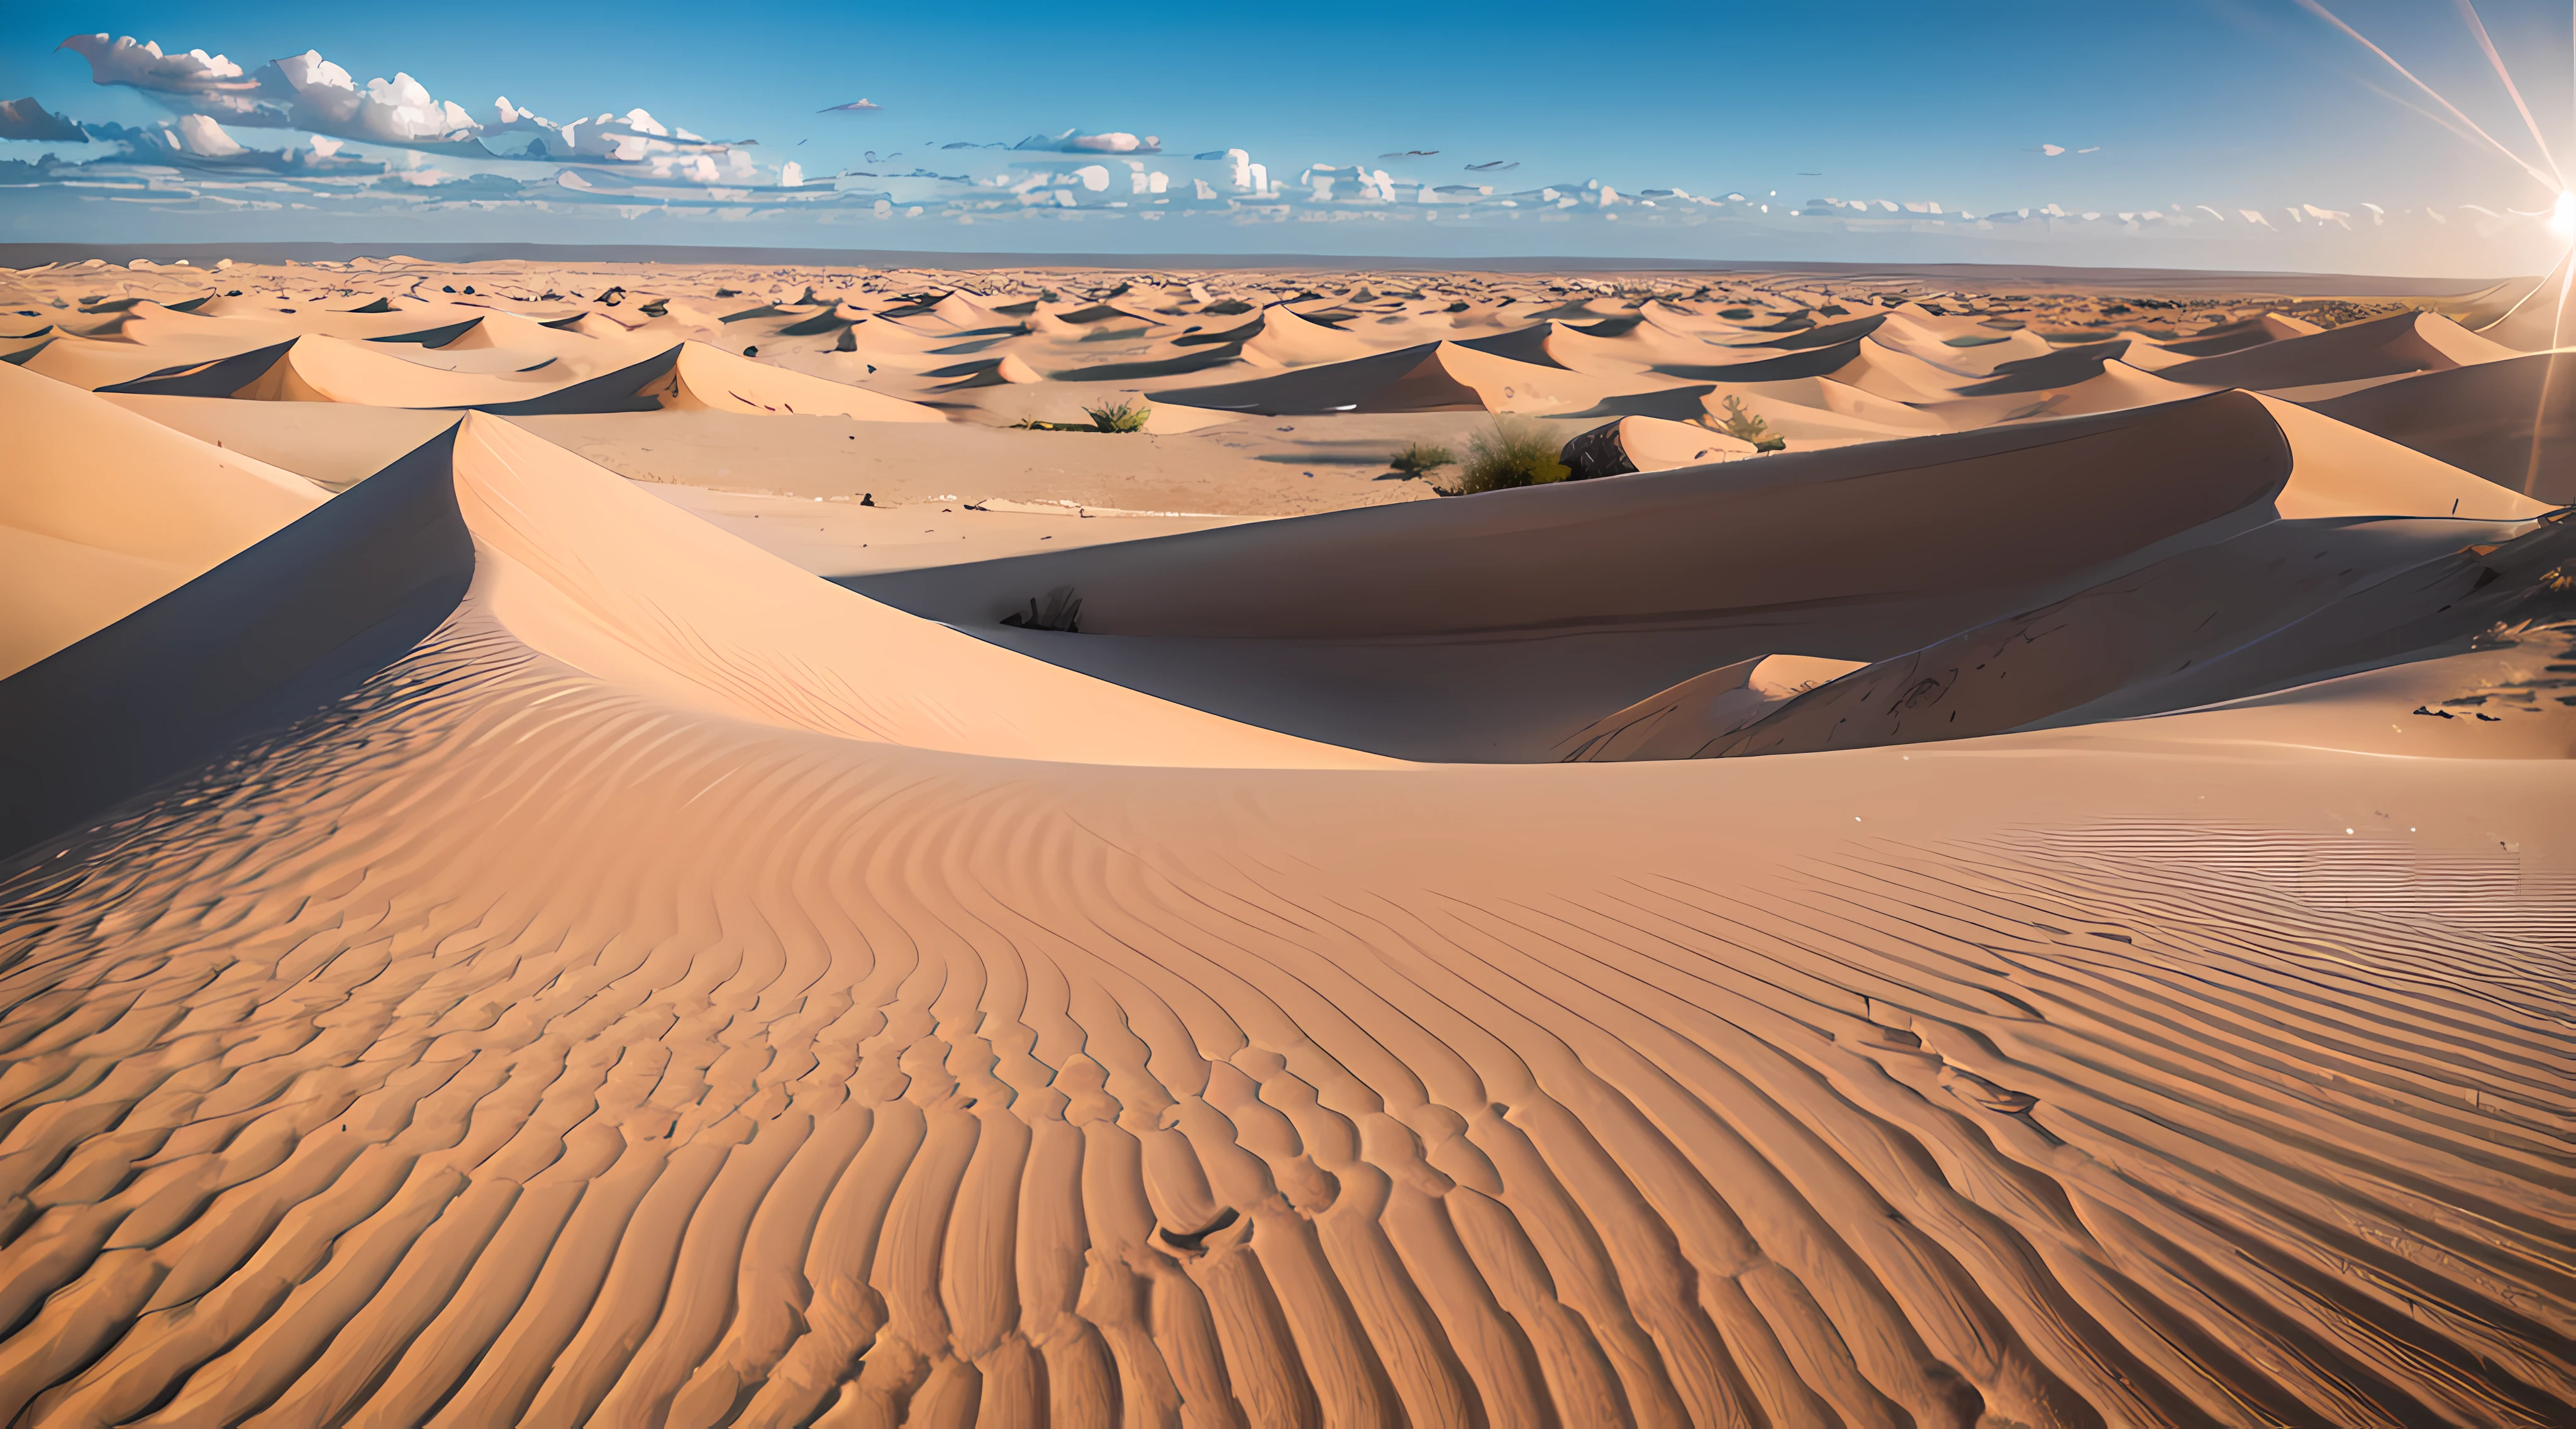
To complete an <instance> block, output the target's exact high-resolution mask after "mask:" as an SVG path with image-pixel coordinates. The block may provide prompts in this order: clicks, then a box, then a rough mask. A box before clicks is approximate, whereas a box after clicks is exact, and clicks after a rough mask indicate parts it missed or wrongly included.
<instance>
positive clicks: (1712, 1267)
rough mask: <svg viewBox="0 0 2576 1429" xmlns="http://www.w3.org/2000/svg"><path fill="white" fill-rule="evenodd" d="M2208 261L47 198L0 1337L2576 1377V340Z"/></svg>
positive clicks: (1484, 1372)
mask: <svg viewBox="0 0 2576 1429" xmlns="http://www.w3.org/2000/svg"><path fill="white" fill-rule="evenodd" d="M2243 283H2244V286H2242V287H2230V286H2227V285H2226V284H2223V283H2220V282H2218V281H2216V280H2202V281H2198V282H2194V283H2191V284H2187V285H2185V284H2179V283H2178V284H2175V285H2172V286H2168V287H2158V286H2156V285H2155V284H2154V283H2153V282H2151V281H2148V280H2146V279H2143V278H2140V277H2138V276H2136V275H2119V276H2114V275H2101V276H2099V277H2098V278H2090V279H2082V280H2069V279H2067V278H2065V277H2064V276H2063V275H2058V276H2043V275H2016V274H2013V273H2011V272H2008V271H2000V270H1999V271H1994V272H1989V273H1985V274H1983V275H1978V276H1963V275H1960V274H1955V273H1953V274H1947V275H1942V276H1937V277H1936V276H1929V275H1921V274H1915V275H1909V274H1906V273H1902V272H1889V273H1885V274H1877V275H1866V274H1863V275H1855V274H1849V273H1843V274H1821V273H1774V274H1756V273H1741V274H1724V275H1718V274H1706V273H1695V274H1687V275H1685V274H1677V273H1638V274H1632V275H1624V276H1616V275H1614V276H1603V275H1591V276H1585V277H1579V278H1578V277H1569V276H1548V275H1533V274H1479V273H1470V272H1367V273H1347V272H1335V271H1331V270H1327V269H1312V270H1298V271H1280V272H1255V271H1229V272H1200V271H1193V272H1174V271H1127V270H1109V269H1100V270H1080V269H1073V268H1050V269H1039V268H1031V269H1027V270H978V271H956V272H936V271H927V270H919V271H915V270H904V271H883V270H873V269H855V268H847V269H823V268H816V269H785V268H762V267H755V266H751V265H745V264H718V263H710V264H706V265H696V266H686V265H678V264H661V265H607V264H590V265H585V264H578V263H551V264H546V263H536V262H508V263H488V264H474V265H462V266H455V265H437V264H430V263H424V262H419V261H416V260H403V259H360V260H355V261H352V262H348V263H345V264H331V265H321V264H305V265H272V266H264V265H258V264H252V263H237V264H233V265H230V266H227V267H224V268H221V269H212V270H207V271H197V270H194V269H190V268H184V267H160V268H153V267H149V266H144V265H138V266H135V267H130V268H128V267H118V266H114V265H104V264H88V265H60V266H55V267H49V268H44V269H36V270H26V271H18V272H15V273H9V274H0V315H6V316H5V326H0V335H5V336H6V337H7V338H8V341H7V342H6V343H5V344H0V357H4V358H5V359H6V361H5V362H0V417H5V429H6V430H7V431H8V432H9V434H10V435H9V451H8V454H7V459H6V461H5V464H0V591H5V592H6V593H7V600H6V603H5V605H0V611H5V621H0V674H5V676H6V678H5V679H0V758H5V759H6V761H7V769H6V772H5V774H0V787H4V788H6V789H7V790H8V791H9V792H8V796H7V798H6V799H5V800H0V825H5V829H0V832H5V835H6V837H5V838H0V848H5V849H7V850H10V851H12V852H11V853H10V854H9V855H8V857H7V859H6V861H5V862H0V1422H8V1423H12V1424H26V1425H31V1426H34V1425H43V1426H57V1425H66V1426H67V1425H100V1424H168V1425H180V1424H188V1425H199V1424H204V1425H215V1424H256V1425H265V1426H278V1429H288V1427H289V1426H308V1425H341V1424H346V1425H370V1426H398V1425H421V1424H433V1425H449V1426H460V1429H463V1427H464V1426H483V1425H495V1424H514V1423H529V1424H594V1425H663V1424H668V1425H691V1426H714V1425H727V1424H732V1425H818V1426H819V1425H831V1426H841V1425H874V1424H894V1423H914V1424H940V1425H963V1424H990V1425H1006V1424H1008V1425H1018V1424H1038V1423H1060V1424H1086V1425H1088V1424H1098V1425H1147V1424H1152V1425H1193V1426H1196V1425H1208V1426H1215V1425H1271V1424H1292V1423H1293V1424H1307V1423H1329V1424H1355V1425H1376V1424H1394V1423H1415V1424H1491V1425H1504V1424H1512V1425H1551V1424H1553V1425H1567V1426H1573V1425H1595V1424H1616V1423H1639V1424H1663V1425H1682V1424H1702V1425H1719V1424H1733V1425H1853V1426H1859V1425H1868V1426H1900V1425H1921V1426H1933V1425H1942V1426H1958V1429H1971V1426H1979V1427H1980V1429H1982V1427H1983V1426H1995V1427H1996V1429H2000V1426H2006V1425H2024V1426H2042V1425H2050V1426H2057V1425H2063V1426H2094V1425H2197V1424H2229V1425H2278V1424H2332V1425H2338V1426H2343V1425H2373V1426H2389V1427H2390V1429H2401V1426H2416V1425H2426V1424H2456V1425H2540V1424H2551V1423H2562V1422H2567V1421H2568V1420H2569V1418H2570V1416H2571V1415H2576V1312H2571V1309H2570V1307H2571V1306H2576V1282H2571V1273H2570V1269H2569V1265H2568V1256H2567V1247H2568V1245H2569V1244H2570V1240H2571V1236H2576V1196H2571V1194H2570V1184H2571V1183H2570V1173H2571V1166H2576V1157H2572V1156H2571V1147H2570V1145H2569V1140H2568V1136H2569V1129H2570V1127H2571V1126H2576V1074H2572V1069H2571V1063H2570V1060H2569V1057H2568V1053H2567V1048H2568V1045H2569V1036H2570V1033H2571V1030H2576V992H2572V991H2571V988H2576V980H2571V979H2576V814H2571V813H2570V810H2571V808H2576V776H2571V774H2570V773H2569V770H2570V767H2571V766H2570V763H2569V758H2570V755H2571V754H2576V520H2570V519H2568V517H2567V513H2566V511H2565V510H2564V503H2567V502H2569V501H2571V500H2576V467H2571V466H2570V464H2569V461H2568V453H2569V451H2570V447H2569V446H2568V445H2567V433H2568V431H2569V424H2570V418H2569V417H2568V415H2567V412H2566V410H2565V409H2566V408H2567V407H2568V406H2569V404H2570V403H2571V402H2576V380H2571V377H2570V375H2569V374H2563V373H2560V372H2558V371H2557V366H2558V364H2559V363H2560V362H2561V361H2562V358H2561V356H2560V355H2558V354H2556V353H2554V352H2551V351H2549V350H2548V349H2549V342H2550V338H2549V335H2548V331H2547V328H2548V327H2549V325H2550V324H2551V323H2553V322H2554V313H2553V312H2551V311H2550V310H2549V308H2550V299H2549V298H2548V297H2546V296H2544V297H2543V298H2542V299H2541V300H2540V301H2539V302H2536V303H2535V302H2527V301H2525V299H2526V298H2528V297H2530V296H2531V295H2532V294H2534V293H2535V292H2539V291H2540V290H2541V288H2542V287H2543V286H2544V285H2541V284H2536V283H2534V282H2533V281H2532V280H2528V279H2526V280H2522V281H2520V282H2516V283H2507V284H2500V285H2497V286H2495V287H2493V288H2488V289H2482V290H2478V291H2472V292H2465V293H2463V292H2456V291H2454V292H2442V293H2428V294H2425V295H2422V296H2420V297H2411V298H2410V297H2398V298H2389V297H2371V296H2362V295H2354V294H2335V293H2332V292H2330V291H2325V290H2321V289H2318V288H2315V287H2310V288H2308V289H2306V290H2305V291H2306V293H2307V294H2308V295H2307V296H2300V295H2294V294H2285V293H2280V292H2271V291H2266V290H2264V289H2263V288H2262V287H2261V286H2260V285H2259V283H2257V282H2256V280H2251V279H2248V280H2243ZM1140 419H1141V426H1140V429H1137V430H1097V429H1086V428H1099V427H1118V426H1132V425H1138V424H1139V420H1140ZM1068 428H1072V429H1071V430H1068ZM1515 441H1517V442H1518V443H1520V445H1519V446H1518V447H1514V446H1512V443H1513V442H1515ZM1480 451H1481V452H1482V453H1484V455H1481V456H1480V454H1479V453H1480ZM1510 451H1519V452H1521V453H1522V455H1521V456H1520V457H1515V458H1513V460H1517V461H1522V462H1523V465H1522V466H1521V467H1516V468H1510V469H1509V470H1506V469H1505V467H1506V466H1508V463H1502V464H1498V463H1499V462H1500V458H1499V457H1497V456H1496V455H1495V454H1496V453H1506V452H1510ZM1408 454H1409V455H1408ZM1399 458H1403V459H1402V460H1399ZM1433 458H1437V459H1436V460H1435V459H1433ZM1513 471H1518V472H1519V474H1520V476H1519V478H1515V477H1514V476H1513V475H1512V472H1513ZM1498 472H1500V473H1501V474H1500V475H1497V473H1498ZM1532 474H1535V475H1537V476H1538V477H1539V478H1540V480H1538V481H1537V482H1535V483H1534V484H1528V485H1515V484H1513V483H1514V481H1515V480H1517V479H1520V478H1526V477H1528V476H1530V475H1532ZM1486 485H1498V486H1499V487H1500V489H1492V490H1483V491H1480V492H1477V494H1458V495H1444V494H1443V493H1444V492H1466V491H1468V490H1470V489H1473V488H1476V487H1479V486H1486Z"/></svg>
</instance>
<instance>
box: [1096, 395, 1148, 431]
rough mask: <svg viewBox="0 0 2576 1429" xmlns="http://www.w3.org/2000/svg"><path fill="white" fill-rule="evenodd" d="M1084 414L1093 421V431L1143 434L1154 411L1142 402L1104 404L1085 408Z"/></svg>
mask: <svg viewBox="0 0 2576 1429" xmlns="http://www.w3.org/2000/svg"><path fill="white" fill-rule="evenodd" d="M1082 414H1083V415H1084V416H1086V417H1089V418H1090V419H1091V429H1092V430H1093V431H1095V432H1141V431H1143V430H1145V419H1146V418H1147V417H1150V416H1152V415H1153V414H1154V409H1153V408H1151V407H1149V406H1147V405H1145V403H1144V402H1142V401H1127V402H1116V403H1108V402H1104V403H1102V404H1101V405H1099V406H1097V407H1085V408H1083V409H1082Z"/></svg>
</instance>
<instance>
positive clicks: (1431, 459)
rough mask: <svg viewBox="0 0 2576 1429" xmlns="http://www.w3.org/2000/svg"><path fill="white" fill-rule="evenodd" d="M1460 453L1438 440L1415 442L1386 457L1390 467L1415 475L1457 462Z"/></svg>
mask: <svg viewBox="0 0 2576 1429" xmlns="http://www.w3.org/2000/svg"><path fill="white" fill-rule="evenodd" d="M1457 460H1458V454H1457V453H1456V452H1453V451H1451V450H1449V449H1448V448H1447V447H1444V446H1442V445H1440V444H1439V443H1438V442H1415V443H1413V444H1412V445H1410V446H1408V447H1406V448H1405V449H1404V450H1402V451H1400V452H1397V453H1396V454H1395V455H1393V456H1391V457H1388V458H1387V459H1386V464H1387V466H1388V468H1389V469H1391V470H1394V471H1401V472H1407V473H1410V474H1412V475H1415V476H1419V475H1421V474H1422V473H1423V472H1426V471H1431V470H1433V469H1435V468H1438V467H1444V466H1452V465H1455V464H1456V463H1457Z"/></svg>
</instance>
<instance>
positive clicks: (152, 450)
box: [0, 365, 325, 677]
mask: <svg viewBox="0 0 2576 1429" xmlns="http://www.w3.org/2000/svg"><path fill="white" fill-rule="evenodd" d="M0 415H5V417H6V420H7V426H8V428H9V430H10V433H11V437H10V442H9V461H8V476H7V479H6V480H5V481H0V542H5V543H6V545H7V553H6V558H5V559H0V608H5V610H6V612H7V615H6V618H5V620H0V677H5V676H7V675H12V674H15V673H17V672H18V671H19V670H22V669H24V668H26V667H27V666H29V665H31V664H34V663H35V662H37V661H38V660H41V659H43V658H44V657H46V656H47V655H51V654H53V653H54V652H55V651H57V650H60V649H62V648H63V647H64V646H66V645H69V644H71V643H73V642H74V641H76V640H78V639H80V638H81V637H82V636H85V635H88V634H89V633H90V632H92V631H95V630H98V629H100V628H101V627H103V626H106V625H109V624H111V623H113V622H115V621H116V620H118V619H121V618H122V617H124V616H125V615H127V614H128V613H130V612H132V611H134V610H137V609H140V608H141V607H143V606H145V605H147V604H150V603H151V602H152V601H155V600H158V599H160V598H161V597H162V596H165V595H167V594H169V593H170V592H171V591H173V590H176V589H178V588H179V587H180V586H182V585H184V584H186V583H187V582H188V581H190V580H193V579H195V578H196V577H197V576H199V575H202V574H203V573H204V572H205V571H206V570H207V569H209V568H210V567H212V566H214V565H215V564H216V563H217V562H219V561H222V560H224V559H226V558H228V557H230V556H232V555H233V554H234V553H235V552H237V551H240V550H241V549H243V548H244V547H246V546H249V545H250V544H251V543H253V542H254V541H257V540H259V539H260V538H261V537H264V536H266V535H268V534H269V533H270V532H272V531H275V530H276V529H278V528H279V527H281V526H283V525H285V524H287V523H288V522H290V521H293V520H294V519H296V518H297V517H299V516H302V515H303V514H304V513H305V512H307V511H310V510H312V509H313V508H314V507H315V506H318V505H320V504H321V503H322V499H323V496H324V494H325V493H324V492H323V490H322V489H321V488H320V487H318V486H315V485H314V484H312V483H310V482H307V481H304V480H302V479H300V478H298V477H297V476H295V475H294V474H293V473H291V472H285V471H280V470H278V469H277V468H276V467H273V466H270V465H268V464H267V463H265V462H260V461H254V460H252V459H251V458H249V457H246V456H243V455H241V454H239V453H237V452H229V451H224V450H222V449H220V448H218V447H215V446H213V445H210V444H208V443H205V442H200V441H198V440H196V439H194V438H191V437H187V436H183V435H181V434H180V433H178V432H175V431H172V430H170V429H169V428H167V427H164V426H162V425H160V424H159V423H156V422H152V421H148V420H146V419H144V418H141V417H137V416H132V415H129V414H127V413H125V412H121V411H118V410H117V409H116V408H115V407H113V406H111V405H110V404H109V403H108V402H107V401H106V400H104V399H102V398H99V397H94V396H91V395H90V394H88V393H85V392H82V391H81V390H79V389H78V388H75V387H70V386H67V385H65V384H63V383H60V382H56V381H53V380H52V379H50V378H46V377H40V376H37V375H35V374H34V373H29V372H21V371H19V370H17V369H16V368H13V367H8V366H6V365H0Z"/></svg>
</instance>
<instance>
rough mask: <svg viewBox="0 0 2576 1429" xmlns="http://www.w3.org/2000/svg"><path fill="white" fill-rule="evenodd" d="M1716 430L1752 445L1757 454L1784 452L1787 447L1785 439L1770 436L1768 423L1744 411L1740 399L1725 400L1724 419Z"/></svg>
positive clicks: (1742, 402) (1730, 398)
mask: <svg viewBox="0 0 2576 1429" xmlns="http://www.w3.org/2000/svg"><path fill="white" fill-rule="evenodd" d="M1717 429H1718V430H1719V431H1721V432H1724V433H1726V434H1727V435H1728V436H1730V437H1733V438H1735V439H1736V440H1738V441H1745V442H1751V443H1753V449H1754V450H1755V451H1757V452H1776V451H1785V450H1787V448H1788V445H1789V439H1788V438H1787V437H1782V436H1775V435H1773V434H1772V431H1771V424H1770V423H1769V422H1766V421H1764V420H1762V419H1761V418H1760V417H1757V416H1755V415H1753V414H1752V413H1751V412H1748V411H1746V410H1745V409H1744V399H1743V398H1741V397H1729V398H1727V399H1726V417H1725V420H1723V421H1721V422H1719V423H1718V424H1717Z"/></svg>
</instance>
